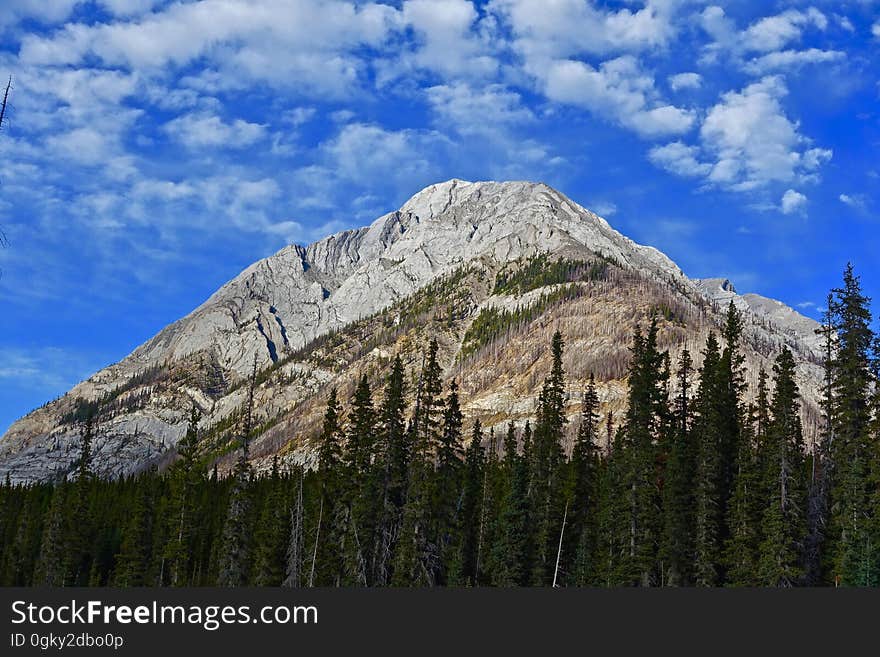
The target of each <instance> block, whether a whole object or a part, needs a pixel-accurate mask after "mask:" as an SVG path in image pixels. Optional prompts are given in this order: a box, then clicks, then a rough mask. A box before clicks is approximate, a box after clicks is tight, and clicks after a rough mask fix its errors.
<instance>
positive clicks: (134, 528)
mask: <svg viewBox="0 0 880 657" xmlns="http://www.w3.org/2000/svg"><path fill="white" fill-rule="evenodd" d="M152 483H153V481H152V477H149V476H147V477H143V478H142V479H141V480H139V481H136V482H135V492H134V495H133V500H134V504H133V505H132V508H131V509H130V514H129V517H128V521H127V522H126V524H125V527H124V528H123V531H122V542H121V545H120V547H119V554H117V555H116V559H115V560H116V570H115V572H114V573H113V584H114V586H121V587H132V586H146V585H147V584H148V583H149V567H150V563H149V562H150V546H151V544H152V519H153V514H152V509H151V504H150V502H151V499H150V487H151V485H152Z"/></svg>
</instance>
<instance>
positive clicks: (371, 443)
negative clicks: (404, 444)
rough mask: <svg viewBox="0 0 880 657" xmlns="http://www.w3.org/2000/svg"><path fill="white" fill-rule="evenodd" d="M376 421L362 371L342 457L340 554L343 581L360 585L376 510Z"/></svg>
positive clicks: (367, 564)
mask: <svg viewBox="0 0 880 657" xmlns="http://www.w3.org/2000/svg"><path fill="white" fill-rule="evenodd" d="M376 424H377V421H376V411H375V409H374V407H373V393H372V389H371V388H370V383H369V380H368V379H367V376H366V374H364V375H362V376H361V379H360V381H359V383H358V385H357V388H356V389H355V393H354V397H353V398H352V403H351V413H350V414H349V422H348V432H347V440H346V446H345V450H344V459H343V461H344V463H343V470H344V472H345V491H344V497H345V504H346V505H347V515H348V524H347V527H346V528H345V530H346V539H345V546H346V550H345V554H344V555H343V556H344V559H345V582H346V583H348V584H357V585H362V586H366V585H367V584H368V583H369V580H370V564H371V563H372V550H373V547H374V532H375V531H376V523H377V522H378V514H379V512H380V508H379V503H378V500H379V499H381V498H380V497H379V496H380V495H381V492H380V491H379V486H380V481H379V477H378V473H377V469H376V467H375V464H374V456H375V441H376Z"/></svg>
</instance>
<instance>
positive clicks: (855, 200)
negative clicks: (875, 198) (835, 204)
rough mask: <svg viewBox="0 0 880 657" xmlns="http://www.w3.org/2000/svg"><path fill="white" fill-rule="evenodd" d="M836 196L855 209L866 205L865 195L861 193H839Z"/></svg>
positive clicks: (860, 208)
mask: <svg viewBox="0 0 880 657" xmlns="http://www.w3.org/2000/svg"><path fill="white" fill-rule="evenodd" d="M837 198H838V200H839V201H840V202H841V203H843V204H844V205H848V206H849V207H851V208H855V209H856V210H862V209H864V208H865V205H866V202H865V197H864V196H862V195H861V194H841V195H840V196H838V197H837Z"/></svg>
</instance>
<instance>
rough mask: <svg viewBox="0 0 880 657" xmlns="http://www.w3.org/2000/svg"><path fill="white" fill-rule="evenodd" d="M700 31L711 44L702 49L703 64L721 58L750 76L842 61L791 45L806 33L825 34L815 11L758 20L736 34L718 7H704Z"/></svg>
mask: <svg viewBox="0 0 880 657" xmlns="http://www.w3.org/2000/svg"><path fill="white" fill-rule="evenodd" d="M700 24H701V26H702V27H703V30H704V31H705V32H706V33H707V34H708V35H709V36H711V37H712V39H713V42H712V43H710V44H707V45H705V46H704V48H703V50H704V54H703V58H702V59H703V60H704V61H706V62H717V61H719V60H720V59H721V57H722V54H723V57H724V60H725V63H726V64H727V62H728V61H732V63H733V64H734V65H735V66H738V67H740V68H742V69H744V70H745V71H746V72H748V73H751V74H753V75H763V74H765V73H767V72H769V71H772V70H778V69H782V68H789V67H795V66H802V65H805V64H817V63H824V62H829V61H836V60H839V59H842V58H843V57H844V56H845V55H844V53H842V52H839V51H834V50H821V49H818V48H809V49H806V50H798V49H796V48H792V47H791V45H792V44H794V43H796V42H799V41H800V40H801V38H802V37H803V34H804V31H805V30H807V29H817V30H825V29H826V28H827V27H828V19H827V17H826V16H825V14H823V13H822V12H821V11H819V10H818V9H816V8H815V7H810V8H809V9H806V10H804V11H800V10H796V9H789V10H787V11H784V12H782V13H780V14H776V15H774V16H767V17H764V18H760V19H758V20H756V21H755V22H753V23H752V24H751V25H749V26H748V27H746V28H745V29H744V30H741V31H740V30H737V28H736V25H735V23H734V22H733V21H732V20H731V19H730V18H728V17H727V15H726V14H725V13H724V9H722V8H721V7H718V6H711V7H707V8H706V9H704V10H703V12H702V14H701V16H700Z"/></svg>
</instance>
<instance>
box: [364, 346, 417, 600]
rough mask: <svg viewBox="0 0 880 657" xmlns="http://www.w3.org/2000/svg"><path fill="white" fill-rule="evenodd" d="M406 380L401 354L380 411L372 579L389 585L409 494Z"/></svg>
mask: <svg viewBox="0 0 880 657" xmlns="http://www.w3.org/2000/svg"><path fill="white" fill-rule="evenodd" d="M405 397H406V381H405V378H404V371H403V362H402V361H401V359H400V355H399V354H398V355H396V356H395V357H394V361H393V363H392V365H391V371H390V372H389V374H388V378H387V381H386V384H385V394H384V398H383V400H382V406H381V408H380V410H379V422H380V428H379V445H378V446H377V449H376V459H377V463H376V469H377V472H378V476H379V477H380V485H381V493H380V496H379V500H380V508H379V512H378V513H379V515H378V521H377V523H378V524H377V528H376V532H375V537H374V547H373V550H372V554H373V560H372V565H371V570H372V582H373V583H374V584H375V585H377V586H385V585H387V584H389V583H390V581H391V571H392V563H393V554H394V551H395V547H396V543H397V537H398V535H399V532H400V522H401V514H402V511H403V504H404V500H405V494H406V481H407V473H408V470H409V457H410V445H409V440H408V435H407V431H406V423H405V420H404V412H405V409H406V401H405Z"/></svg>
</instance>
